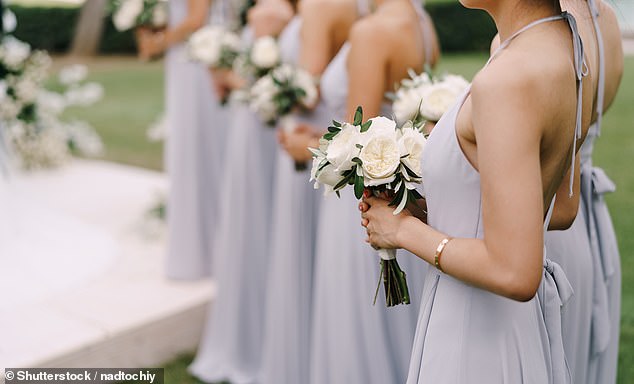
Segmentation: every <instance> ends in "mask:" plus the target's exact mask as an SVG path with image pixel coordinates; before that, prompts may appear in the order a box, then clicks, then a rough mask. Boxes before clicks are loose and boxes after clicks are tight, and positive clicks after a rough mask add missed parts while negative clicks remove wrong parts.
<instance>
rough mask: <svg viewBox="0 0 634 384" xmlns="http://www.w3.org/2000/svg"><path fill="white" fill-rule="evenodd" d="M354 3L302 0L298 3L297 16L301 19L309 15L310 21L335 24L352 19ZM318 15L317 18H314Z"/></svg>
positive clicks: (354, 10)
mask: <svg viewBox="0 0 634 384" xmlns="http://www.w3.org/2000/svg"><path fill="white" fill-rule="evenodd" d="M355 7H356V6H355V3H354V2H351V1H341V0H303V1H300V2H299V14H300V16H302V17H303V18H307V16H308V15H310V17H309V18H310V19H315V20H319V21H320V22H327V23H331V24H336V23H338V22H339V21H340V20H345V19H348V18H354V17H355V13H356V8H355ZM315 15H319V17H315Z"/></svg>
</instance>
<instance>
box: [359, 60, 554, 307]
mask: <svg viewBox="0 0 634 384" xmlns="http://www.w3.org/2000/svg"><path fill="white" fill-rule="evenodd" d="M499 61H502V58H500V59H499V60H498V62H499ZM499 68H500V70H497V71H496V70H494V69H493V68H490V69H489V71H488V73H487V75H488V76H485V75H484V74H480V75H479V76H478V77H477V78H476V80H475V81H474V83H473V86H472V91H471V103H472V117H471V123H472V124H473V130H474V132H475V135H476V137H477V145H478V146H477V156H476V159H475V160H476V161H475V162H476V163H477V165H476V166H477V168H478V170H479V173H480V180H481V194H482V221H483V223H482V224H483V228H484V238H483V239H469V238H466V239H465V238H457V239H453V240H452V241H450V242H449V244H447V246H446V247H445V249H444V252H443V254H442V259H441V266H442V268H443V270H444V271H445V272H446V273H447V274H449V275H452V276H454V277H456V278H458V279H459V280H462V281H464V282H466V283H468V284H471V285H474V286H477V287H480V288H483V289H486V290H488V291H491V292H494V293H496V294H499V295H502V296H505V297H508V298H511V299H515V300H520V301H526V300H530V299H531V298H532V297H533V296H534V295H535V292H536V290H537V288H538V286H539V282H540V281H541V275H542V262H543V260H542V258H543V217H544V201H543V188H542V179H541V166H540V142H541V138H542V135H543V129H536V127H546V126H548V122H547V121H545V119H547V117H548V115H549V113H544V114H536V113H534V111H537V110H544V111H548V110H549V109H548V108H549V107H548V102H549V101H548V97H547V96H545V94H547V91H545V90H544V89H541V90H540V89H538V87H539V85H541V84H543V83H544V79H543V78H542V79H540V78H539V76H540V72H539V71H532V73H523V74H517V72H515V73H506V74H505V72H504V71H503V69H504V68H516V66H515V65H510V66H509V65H507V66H506V67H499ZM493 74H494V75H495V76H493ZM366 201H367V202H368V203H369V205H370V206H371V208H370V209H369V210H368V212H366V213H364V214H363V217H364V222H363V224H365V225H367V229H368V234H369V241H370V242H371V243H372V244H373V245H375V246H378V247H382V248H398V247H402V248H405V249H407V250H409V251H411V252H412V253H414V254H416V255H418V256H419V257H421V258H422V259H424V260H426V261H427V262H429V263H431V264H434V254H435V251H436V248H437V246H438V245H439V243H440V242H441V241H442V240H443V239H444V238H446V237H447V235H446V234H443V233H440V232H439V231H437V230H435V229H433V228H431V227H430V226H428V225H426V224H424V223H422V222H421V221H419V220H417V219H416V218H414V217H412V216H408V215H398V216H394V215H392V211H393V208H392V207H387V203H386V202H384V201H382V200H379V199H376V198H369V199H366ZM375 208H377V210H376V211H375V212H373V210H374V209H375Z"/></svg>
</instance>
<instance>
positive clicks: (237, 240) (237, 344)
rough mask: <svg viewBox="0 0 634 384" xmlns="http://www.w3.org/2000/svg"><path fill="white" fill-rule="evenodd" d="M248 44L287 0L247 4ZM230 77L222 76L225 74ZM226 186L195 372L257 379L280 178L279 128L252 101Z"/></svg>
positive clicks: (229, 152)
mask: <svg viewBox="0 0 634 384" xmlns="http://www.w3.org/2000/svg"><path fill="white" fill-rule="evenodd" d="M248 15H249V16H248V24H249V25H248V27H247V28H245V31H244V33H243V38H244V42H245V44H248V43H249V42H250V41H253V38H254V37H260V36H264V35H277V34H279V33H280V31H281V30H282V29H283V28H284V26H285V25H286V24H287V23H288V21H289V20H290V19H291V17H292V15H293V8H292V4H291V3H289V2H287V1H285V0H267V1H260V2H258V3H257V4H256V5H255V6H254V7H253V8H251V9H250V10H249V14H248ZM224 81H225V80H221V82H224ZM231 114H232V116H233V120H232V122H231V126H230V127H229V128H228V139H227V148H226V152H225V159H224V164H225V170H224V176H223V181H222V183H221V184H220V185H221V192H220V193H219V194H216V196H218V200H219V201H220V202H221V208H220V210H221V211H220V218H219V221H218V232H217V234H216V238H215V241H214V254H215V255H217V257H216V258H215V264H214V273H215V276H216V283H217V287H218V289H217V294H216V297H215V299H214V301H213V303H212V307H211V308H210V313H209V318H208V321H207V324H206V328H205V330H204V333H203V338H202V340H201V342H200V346H199V349H198V354H197V356H196V358H195V360H194V362H193V363H192V365H191V366H190V367H189V370H190V372H191V373H192V374H193V375H194V376H196V377H198V378H199V379H201V380H203V381H205V382H217V381H222V380H227V381H230V382H232V383H256V382H257V380H258V375H259V374H260V369H261V368H260V367H261V356H262V337H263V319H264V311H265V300H266V282H267V267H268V265H269V246H270V241H269V239H270V235H271V231H270V229H271V224H270V220H271V201H272V200H273V195H272V193H273V184H274V180H275V174H274V166H275V131H274V130H273V129H270V128H269V127H266V126H263V124H261V123H260V121H259V118H258V117H257V116H256V115H255V114H253V113H252V112H251V111H250V110H249V108H248V106H245V105H242V104H239V103H236V104H235V105H232V106H231Z"/></svg>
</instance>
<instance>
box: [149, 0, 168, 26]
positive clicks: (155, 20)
mask: <svg viewBox="0 0 634 384" xmlns="http://www.w3.org/2000/svg"><path fill="white" fill-rule="evenodd" d="M167 20H168V14H167V3H166V2H164V1H161V2H159V3H158V4H156V6H155V7H154V9H153V10H152V25H153V26H155V27H164V26H166V25H167Z"/></svg>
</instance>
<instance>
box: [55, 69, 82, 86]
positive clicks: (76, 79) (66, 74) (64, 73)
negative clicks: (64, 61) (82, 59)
mask: <svg viewBox="0 0 634 384" xmlns="http://www.w3.org/2000/svg"><path fill="white" fill-rule="evenodd" d="M86 76H88V67H86V66H85V65H81V64H73V65H69V66H66V67H64V68H62V69H61V70H60V71H59V76H58V77H59V82H60V83H62V84H64V85H71V84H76V83H80V82H82V81H84V80H85V79H86Z"/></svg>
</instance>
